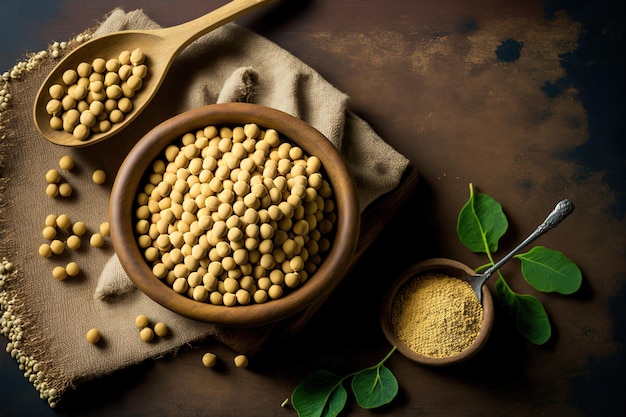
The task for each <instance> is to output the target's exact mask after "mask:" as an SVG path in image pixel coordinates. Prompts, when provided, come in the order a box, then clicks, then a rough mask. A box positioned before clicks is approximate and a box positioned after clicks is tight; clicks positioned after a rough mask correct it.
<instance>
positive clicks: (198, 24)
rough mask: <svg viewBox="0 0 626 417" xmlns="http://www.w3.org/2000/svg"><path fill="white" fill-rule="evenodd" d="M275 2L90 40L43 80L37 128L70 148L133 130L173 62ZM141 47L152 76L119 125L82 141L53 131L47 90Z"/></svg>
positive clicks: (247, 3) (253, 0)
mask: <svg viewBox="0 0 626 417" xmlns="http://www.w3.org/2000/svg"><path fill="white" fill-rule="evenodd" d="M275 1H276V0H233V1H231V2H230V3H227V4H225V5H224V6H222V7H220V8H218V9H216V10H213V11H212V12H210V13H207V14H205V15H204V16H201V17H199V18H197V19H195V20H191V21H189V22H186V23H183V24H180V25H177V26H172V27H169V28H162V29H152V30H126V31H120V32H116V33H112V34H109V35H105V36H101V37H98V38H95V39H92V40H90V41H88V42H85V43H84V44H83V45H81V46H79V47H78V48H76V49H75V50H73V51H72V52H71V53H70V54H68V55H67V56H66V57H65V58H63V59H62V60H61V61H60V62H59V64H57V66H56V67H55V68H54V69H53V70H52V71H51V73H50V74H49V75H48V77H47V78H46V79H45V81H44V82H43V84H42V86H41V88H40V89H39V92H38V93H37V97H36V99H35V104H34V108H33V117H34V122H35V126H36V127H37V129H38V130H39V132H40V133H41V134H42V135H43V136H44V137H45V138H46V139H47V140H49V141H50V142H52V143H55V144H57V145H63V146H68V147H82V146H87V145H92V144H94V143H97V142H100V141H103V140H105V139H107V138H110V137H111V136H113V135H115V134H116V133H118V132H119V131H121V130H122V129H124V128H125V127H126V126H128V125H129V124H130V123H131V122H132V121H133V120H134V119H135V118H136V117H137V116H138V115H139V114H140V113H141V111H142V110H143V109H145V107H146V106H147V105H148V103H150V101H151V100H152V98H153V97H154V96H155V94H156V92H157V91H158V89H159V87H160V86H161V84H162V82H163V80H164V78H165V76H166V75H167V72H168V70H169V69H170V67H171V65H172V62H173V61H174V59H175V58H176V57H177V56H178V54H179V53H180V52H181V51H182V50H183V49H184V48H185V47H186V46H188V45H189V44H190V43H191V42H193V41H194V40H196V39H198V38H199V37H201V36H203V35H205V34H207V33H209V32H210V31H212V30H214V29H216V28H218V27H220V26H223V25H225V24H226V23H229V22H231V21H233V20H235V19H237V18H239V17H240V16H242V15H244V14H247V13H249V12H252V11H254V10H256V9H259V8H261V7H263V6H265V5H267V4H270V3H273V2H275ZM136 48H140V49H141V50H142V51H143V53H144V55H145V56H146V65H147V67H148V74H147V76H146V78H144V79H143V85H142V88H141V89H139V90H138V91H137V92H136V94H135V95H134V96H133V98H132V103H133V109H132V110H131V111H130V112H128V113H127V114H126V115H125V118H124V120H123V121H121V122H120V123H114V124H113V125H112V126H111V129H110V130H108V131H106V132H103V133H93V132H92V133H91V134H90V135H89V137H87V138H86V139H84V140H80V139H78V138H76V137H74V136H73V135H72V134H71V133H68V132H66V131H64V130H55V129H53V128H52V127H50V115H49V114H48V112H47V111H46V104H47V103H48V101H50V100H51V98H52V97H51V96H50V93H49V92H48V89H49V88H50V86H51V85H53V84H59V83H61V80H62V76H63V73H64V72H65V71H66V70H67V69H76V67H77V66H78V64H80V63H81V62H92V61H93V59H95V58H97V57H101V58H105V59H108V58H113V57H117V56H118V55H119V54H120V52H122V51H125V50H128V51H132V50H134V49H136Z"/></svg>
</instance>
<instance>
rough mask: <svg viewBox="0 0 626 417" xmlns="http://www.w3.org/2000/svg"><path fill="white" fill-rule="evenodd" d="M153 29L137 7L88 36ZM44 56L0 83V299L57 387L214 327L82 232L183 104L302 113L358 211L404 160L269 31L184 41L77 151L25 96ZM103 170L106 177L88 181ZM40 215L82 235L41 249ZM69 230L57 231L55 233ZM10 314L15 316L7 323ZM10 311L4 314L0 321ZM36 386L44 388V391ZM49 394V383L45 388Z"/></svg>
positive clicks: (20, 345)
mask: <svg viewBox="0 0 626 417" xmlns="http://www.w3.org/2000/svg"><path fill="white" fill-rule="evenodd" d="M158 27H159V26H158V25H157V24H156V23H155V22H153V21H152V20H151V19H149V18H148V17H147V16H146V15H145V14H144V13H143V12H142V11H133V12H130V13H126V12H124V11H123V10H121V9H116V10H113V11H112V12H111V13H110V15H108V16H107V18H106V20H105V21H104V22H103V23H102V24H101V25H100V26H99V27H98V28H96V29H95V31H94V32H93V36H99V35H103V34H106V33H110V32H114V31H118V30H125V29H154V28H158ZM55 63H56V62H55V61H54V60H53V59H50V58H49V59H45V60H44V61H43V62H42V63H41V64H40V65H39V66H38V67H36V68H35V69H34V70H32V71H29V72H27V73H25V74H24V76H23V77H22V79H21V80H12V81H11V82H10V83H9V84H10V85H9V86H8V87H9V88H10V90H11V93H12V96H13V101H12V105H11V108H10V109H9V110H8V111H5V112H3V113H2V114H0V126H1V128H2V130H1V132H0V133H1V134H2V135H1V136H2V138H3V139H2V141H1V149H2V172H1V176H2V208H1V209H2V234H1V238H2V245H1V247H0V255H1V256H2V257H4V258H6V259H8V260H10V261H11V262H12V263H13V264H14V265H15V269H14V271H15V272H14V273H13V274H11V275H10V276H9V277H8V278H7V279H6V280H5V282H4V285H3V287H2V288H1V290H2V292H1V296H0V303H1V307H2V310H3V312H4V313H5V316H6V317H8V318H11V317H12V319H10V322H11V323H10V324H7V326H9V327H10V326H13V328H14V330H15V328H18V330H19V331H22V332H23V333H22V337H21V340H20V341H19V342H17V343H13V342H12V347H13V348H14V349H15V350H16V351H17V353H18V356H25V357H28V358H30V361H31V363H36V364H37V365H38V366H37V368H38V369H39V370H40V371H41V372H42V373H41V376H40V377H38V379H37V380H36V381H35V382H34V384H35V385H36V386H38V388H41V387H42V386H41V382H42V381H45V384H46V385H45V387H46V389H47V390H49V389H50V388H54V389H55V390H56V393H57V395H58V396H61V395H62V393H63V392H64V391H65V390H67V389H68V388H69V387H71V386H74V385H76V384H78V383H80V382H81V381H84V380H87V379H92V378H96V377H98V376H102V375H106V374H108V373H111V372H113V371H115V370H117V369H120V368H123V367H126V366H128V365H131V364H135V363H139V362H141V361H143V360H146V359H148V358H154V357H158V356H159V355H163V354H165V353H168V352H173V351H175V350H176V349H178V348H180V347H181V346H183V345H185V344H187V343H190V342H193V341H196V340H200V339H204V338H206V337H209V336H213V337H215V338H216V339H218V340H219V339H220V333H219V329H218V328H215V327H214V326H212V325H210V324H206V323H199V322H197V321H193V320H189V319H186V318H183V317H181V316H179V315H177V314H175V313H173V312H171V311H169V310H167V309H165V308H163V307H161V306H159V305H157V304H156V303H155V302H153V301H152V300H151V299H149V298H148V297H147V296H145V295H144V294H143V293H141V292H140V291H138V290H137V289H135V288H134V287H133V286H132V284H131V283H130V280H129V279H128V277H126V276H125V274H124V272H123V270H122V269H121V267H120V265H119V262H117V257H116V256H115V254H114V251H113V248H112V246H111V244H110V242H109V241H108V240H107V241H106V242H105V245H104V246H103V247H102V248H94V247H91V246H90V245H89V235H91V234H92V233H95V232H98V229H99V226H100V224H101V223H103V222H105V221H107V205H108V197H109V192H110V187H111V185H112V183H113V180H114V176H115V173H116V171H117V169H118V167H119V166H120V164H121V163H122V161H123V159H124V157H125V155H126V154H127V153H128V151H129V150H130V149H131V147H132V146H133V145H134V144H135V143H136V142H137V140H139V139H140V138H141V137H142V135H143V134H145V133H146V132H147V131H148V130H149V129H150V128H152V127H153V126H155V125H156V124H158V123H160V122H161V121H163V120H165V119H167V118H169V117H171V116H174V115H176V114H178V113H180V112H183V111H185V110H189V109H192V108H196V107H200V106H203V105H206V104H211V103H217V102H232V101H246V102H252V103H258V104H263V105H266V106H269V107H274V108H277V109H279V110H282V111H285V112H287V113H290V114H292V115H294V116H297V117H299V118H302V119H303V120H305V121H307V122H308V123H309V124H311V125H312V126H314V127H315V128H317V129H318V130H320V131H321V132H322V133H323V134H324V135H325V136H326V137H327V138H328V139H329V140H330V141H332V143H333V144H334V145H335V146H336V147H337V148H338V149H339V150H340V151H341V153H342V154H343V155H344V157H345V159H346V161H347V163H348V166H349V169H350V171H351V173H352V174H353V176H354V178H355V180H356V182H357V188H358V191H359V197H360V203H361V209H364V208H365V207H367V205H368V204H369V203H370V202H372V201H373V200H374V199H376V198H377V197H379V196H380V195H382V194H384V193H386V192H388V191H390V190H392V189H394V188H395V187H396V186H397V185H398V184H399V181H400V178H401V175H402V173H403V172H404V171H405V169H406V167H407V166H408V160H407V159H406V158H405V157H404V156H402V155H401V154H399V153H398V152H396V151H395V150H394V149H392V148H391V147H390V146H389V145H388V144H386V143H385V142H384V141H383V140H382V139H381V138H380V137H379V136H377V134H376V133H375V132H374V131H373V130H372V129H371V128H370V127H369V125H368V124H367V123H366V122H365V121H363V120H362V119H360V118H359V117H357V116H356V115H355V114H353V113H352V112H351V111H350V110H349V109H348V101H349V100H348V97H347V96H346V95H345V94H343V93H342V92H340V91H338V90H337V89H336V88H334V87H333V86H332V85H330V84H329V83H328V82H326V81H325V80H324V79H323V78H322V77H321V76H320V75H319V74H318V73H317V72H315V71H314V70H312V69H311V68H309V67H308V66H306V65H305V64H304V63H302V62H301V61H299V60H298V59H297V58H295V57H294V56H293V55H291V54H289V53H288V52H287V51H285V50H283V49H282V48H280V47H279V46H277V45H275V44H274V43H272V42H270V41H268V40H267V39H265V38H263V37H261V36H259V35H257V34H255V33H253V32H251V31H249V30H247V29H245V28H242V27H240V26H238V25H236V24H229V25H226V26H224V27H222V28H220V29H217V30H215V31H214V32H211V33H209V34H208V35H205V36H204V37H202V38H201V39H199V40H198V41H196V42H194V43H193V44H191V45H190V46H189V47H188V48H187V49H186V50H185V51H183V53H182V54H181V55H180V56H179V58H178V59H177V60H176V61H175V63H174V65H173V67H172V68H171V70H170V73H169V75H168V78H167V79H166V81H165V82H164V84H163V86H162V88H161V90H160V91H159V93H158V94H157V96H156V97H155V99H154V100H153V102H152V104H151V105H150V106H149V108H148V109H147V110H146V111H145V113H144V114H142V115H141V116H140V117H139V118H138V119H137V120H136V122H134V123H133V125H132V126H130V127H128V128H127V129H125V130H124V131H123V132H122V133H120V134H119V135H118V136H116V137H115V138H113V139H111V140H108V141H105V142H102V143H99V144H95V145H92V146H88V147H85V148H72V149H70V148H64V147H60V146H57V145H53V144H51V143H49V142H47V141H46V140H45V139H44V138H42V137H41V135H40V134H39V133H38V132H37V131H36V129H35V127H34V125H33V122H32V106H33V102H34V97H35V94H36V92H37V90H38V89H39V87H40V83H42V82H43V80H44V78H45V76H46V75H47V73H48V72H49V71H50V70H51V69H52V67H53V66H54V65H55ZM66 154H67V155H71V156H72V157H73V158H74V160H75V161H76V166H75V167H74V169H72V170H71V171H61V174H62V177H63V181H65V182H68V183H70V184H71V185H72V187H73V188H74V192H73V194H72V196H71V197H69V198H62V197H56V198H51V197H48V196H46V194H45V188H46V181H45V174H46V172H47V171H48V170H49V169H52V168H57V169H58V168H59V166H58V162H59V159H60V158H61V156H63V155H66ZM95 169H104V170H105V171H106V172H107V174H108V179H107V181H106V183H105V184H103V185H96V184H94V183H93V182H92V181H91V173H92V172H93V171H94V170H95ZM49 214H57V215H59V214H67V215H68V216H69V217H70V220H71V221H72V223H75V222H77V221H82V222H84V223H85V224H86V225H87V227H88V232H87V233H86V235H85V236H83V238H82V246H81V248H79V249H77V250H71V249H68V248H66V250H65V252H64V253H63V254H61V255H53V256H52V257H51V258H43V257H41V256H39V255H38V247H39V245H41V244H42V243H44V242H45V239H44V238H43V237H42V230H43V227H44V220H45V218H46V216H47V215H49ZM68 235H69V232H67V231H63V230H59V232H58V237H57V238H58V239H60V240H64V239H65V238H67V236H68ZM70 261H76V262H78V264H79V265H80V266H81V273H80V274H79V275H78V276H77V277H69V278H68V279H66V280H65V281H57V280H55V279H54V278H53V277H52V274H51V271H52V269H53V267H54V266H57V265H61V266H64V265H66V264H67V263H68V262H70ZM138 314H145V315H147V316H148V317H149V318H150V320H151V322H152V324H154V323H155V322H158V321H161V322H164V323H166V324H167V325H168V326H169V327H170V329H171V333H170V334H169V335H168V336H167V337H163V338H156V339H155V340H154V341H153V342H151V343H145V342H143V341H141V340H140V338H139V330H138V329H137V328H136V327H135V323H134V319H135V317H136V316H137V315H138ZM15 318H19V320H14V319H15ZM8 321H9V319H6V320H5V324H6V323H7V322H8ZM93 327H95V328H98V329H99V330H100V332H101V334H102V341H101V343H99V344H98V345H90V344H89V343H87V342H86V340H85V333H86V331H87V330H88V329H90V328H93ZM41 389H43V388H41ZM46 392H49V391H46Z"/></svg>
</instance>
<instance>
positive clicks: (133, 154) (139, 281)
mask: <svg viewBox="0 0 626 417" xmlns="http://www.w3.org/2000/svg"><path fill="white" fill-rule="evenodd" d="M247 123H256V124H257V125H259V126H260V127H262V128H265V129H269V128H272V129H275V130H276V131H278V132H279V134H280V135H281V136H282V137H283V138H284V139H288V140H290V141H291V142H293V143H295V144H297V145H299V146H300V147H302V148H303V149H304V151H305V152H307V153H308V154H309V155H315V156H317V157H318V158H320V160H321V161H322V167H323V169H324V171H325V173H326V174H325V175H326V178H327V179H328V180H329V182H330V183H331V187H332V188H333V191H334V200H335V205H336V212H337V222H336V224H335V234H334V240H333V242H332V247H331V249H330V250H329V251H328V252H327V253H326V254H325V256H324V260H323V262H322V264H321V265H319V267H318V269H317V271H316V272H315V273H314V274H313V275H311V276H310V277H309V278H308V280H307V281H306V282H305V283H304V284H302V285H301V286H300V287H298V288H296V289H295V290H293V291H292V292H290V293H288V294H286V295H284V296H283V297H282V298H279V299H276V300H271V301H268V302H265V303H262V304H249V305H237V306H232V307H227V306H219V305H212V304H210V303H207V302H199V301H195V300H193V299H191V298H189V297H187V296H185V295H181V294H179V293H176V292H175V291H174V290H173V289H172V288H171V287H169V286H168V285H167V284H166V283H164V282H162V281H161V280H159V279H158V278H156V277H155V276H154V274H153V273H152V271H151V268H150V266H149V265H148V263H147V262H146V261H145V259H144V257H143V254H142V252H140V250H139V248H138V245H137V242H136V235H135V231H134V224H135V223H134V220H133V213H134V205H135V199H136V195H137V193H138V188H139V186H140V184H141V183H142V181H143V178H145V174H146V171H147V170H148V169H149V167H150V166H151V164H152V162H153V160H154V159H155V158H156V157H158V156H159V155H160V154H161V152H162V151H163V150H164V149H165V147H166V146H168V145H169V144H171V143H172V142H174V141H175V140H178V139H179V138H180V137H181V136H182V135H183V134H184V133H187V132H194V131H196V130H198V129H202V128H204V127H205V126H209V125H215V126H223V125H226V126H237V125H240V126H242V125H244V124H247ZM360 219H361V217H360V207H359V201H358V196H357V191H356V187H355V184H354V180H353V178H352V176H351V175H350V173H349V171H348V169H347V167H346V164H345V162H344V160H343V158H342V156H341V154H340V153H339V152H338V151H337V149H336V148H335V147H334V146H333V145H332V144H331V143H330V142H329V141H328V139H326V138H325V137H324V136H323V135H322V134H321V133H320V132H319V131H317V130H316V129H314V128H313V127H311V126H310V125H308V124H307V123H305V122H304V121H302V120H300V119H297V118H295V117H293V116H291V115H289V114H287V113H283V112H281V111H278V110H275V109H271V108H268V107H264V106H260V105H255V104H248V103H226V104H213V105H208V106H205V107H201V108H198V109H194V110H191V111H188V112H185V113H182V114H180V115H178V116H175V117H173V118H171V119H169V120H167V121H165V122H163V123H161V124H160V125H158V126H157V127H155V128H154V129H153V130H151V131H150V132H148V133H147V134H146V136H144V137H143V138H142V139H141V140H140V141H139V142H138V143H137V144H136V145H135V146H134V148H133V149H132V150H131V151H130V153H129V154H128V156H127V157H126V159H125V160H124V162H123V164H122V166H121V167H120V169H119V172H118V174H117V177H116V179H115V182H114V184H113V189H112V192H111V197H110V202H109V221H110V225H111V241H112V243H113V247H114V249H115V252H116V253H117V256H118V258H119V261H120V263H121V265H122V267H123V268H124V270H125V271H126V273H127V274H128V276H129V278H130V279H131V281H132V282H133V283H134V284H135V286H136V287H138V288H139V289H140V290H141V291H143V292H144V293H145V294H146V295H148V296H149V297H150V298H152V299H153V300H154V301H156V302H157V303H159V304H161V305H163V306H164V307H166V308H168V309H170V310H172V311H174V312H176V313H178V314H180V315H182V316H185V317H188V318H192V319H196V320H199V321H204V322H209V323H214V324H218V325H224V326H233V327H236V326H260V325H265V324H269V323H272V322H276V321H279V320H282V319H285V318H287V317H290V316H292V315H294V314H296V313H298V312H300V311H302V310H303V309H305V308H306V307H308V306H311V305H312V304H313V303H319V304H321V303H322V302H323V301H324V300H325V299H326V298H327V297H328V296H329V295H330V293H331V292H332V291H333V290H334V288H335V287H336V286H337V285H338V284H339V282H340V281H341V280H342V278H343V277H344V275H345V273H346V272H347V269H348V267H349V265H350V260H351V257H352V255H353V253H354V251H355V249H356V246H357V243H358V234H359V226H360Z"/></svg>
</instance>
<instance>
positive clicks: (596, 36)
mask: <svg viewBox="0 0 626 417" xmlns="http://www.w3.org/2000/svg"><path fill="white" fill-rule="evenodd" d="M621 3H622V2H619V1H612V0H544V10H545V14H546V18H547V19H555V17H556V14H557V13H558V12H559V11H565V12H566V13H567V15H568V16H569V17H570V18H571V19H573V20H575V21H578V22H580V23H581V24H582V26H583V27H582V30H581V33H580V35H579V38H578V47H577V49H576V50H574V51H572V52H570V53H567V54H564V55H563V56H562V57H561V58H562V61H561V63H562V66H563V68H564V69H565V71H566V73H567V77H566V81H567V83H566V82H565V80H563V81H562V82H563V84H562V86H565V85H566V84H569V85H571V86H572V87H574V88H576V90H577V91H578V94H577V99H579V100H580V101H581V103H582V105H583V107H584V108H585V111H586V113H587V122H588V126H587V128H588V132H589V140H588V141H587V142H586V143H585V144H583V145H581V146H580V147H578V148H577V149H575V150H574V151H573V152H571V154H570V155H568V156H567V157H568V158H570V159H573V160H574V161H576V162H578V163H579V164H580V165H581V167H582V168H581V171H582V172H581V175H588V174H589V173H591V172H600V173H603V180H604V182H605V184H607V185H608V186H609V187H610V188H611V190H612V191H613V193H614V195H615V203H614V204H613V206H612V208H611V211H612V214H613V216H615V217H616V218H617V219H618V220H622V219H623V218H624V216H626V104H625V101H624V98H625V97H626V78H625V77H626V54H624V52H623V51H624V50H626V25H624V22H625V21H626V12H625V11H624V7H623V5H622V4H621ZM557 83H559V82H557ZM558 88H559V85H546V86H544V92H546V94H554V93H557V92H558Z"/></svg>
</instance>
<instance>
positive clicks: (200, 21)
mask: <svg viewBox="0 0 626 417" xmlns="http://www.w3.org/2000/svg"><path fill="white" fill-rule="evenodd" d="M276 1H277V0H232V1H231V2H229V3H226V4H225V5H223V6H221V7H219V8H217V9H215V10H213V11H211V12H209V13H207V14H205V15H203V16H200V17H198V18H196V19H194V20H190V21H188V22H185V23H181V24H179V25H177V26H171V27H168V28H163V29H157V30H159V31H160V32H163V33H167V37H168V38H169V39H170V40H172V44H173V45H174V44H175V45H176V52H179V51H181V50H183V49H184V48H185V47H186V46H187V45H189V44H190V43H191V42H193V41H195V40H196V39H198V38H199V37H201V36H202V35H206V34H207V33H209V32H211V31H212V30H213V29H216V28H218V27H220V26H223V25H225V24H226V23H229V22H232V21H233V20H236V19H237V18H239V17H241V16H243V15H245V14H248V13H250V12H253V11H255V10H257V9H260V8H261V7H264V6H266V5H268V4H271V3H274V2H276Z"/></svg>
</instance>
